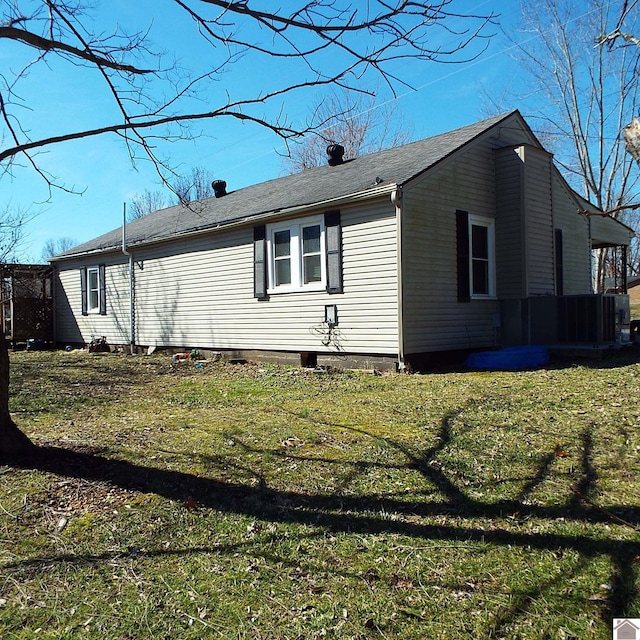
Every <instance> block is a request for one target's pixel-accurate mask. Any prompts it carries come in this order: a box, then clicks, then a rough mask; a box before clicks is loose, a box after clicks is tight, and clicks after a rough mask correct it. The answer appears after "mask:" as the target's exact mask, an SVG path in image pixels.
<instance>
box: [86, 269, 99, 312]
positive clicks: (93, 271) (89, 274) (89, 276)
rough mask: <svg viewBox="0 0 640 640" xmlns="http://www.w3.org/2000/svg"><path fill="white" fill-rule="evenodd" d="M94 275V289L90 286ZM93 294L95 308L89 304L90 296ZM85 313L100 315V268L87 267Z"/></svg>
mask: <svg viewBox="0 0 640 640" xmlns="http://www.w3.org/2000/svg"><path fill="white" fill-rule="evenodd" d="M94 274H95V284H96V286H95V288H94V287H92V286H91V279H92V276H93V275H94ZM92 293H95V300H96V304H95V306H94V305H92V304H91V294H92ZM87 313H98V314H99V313H100V267H87Z"/></svg>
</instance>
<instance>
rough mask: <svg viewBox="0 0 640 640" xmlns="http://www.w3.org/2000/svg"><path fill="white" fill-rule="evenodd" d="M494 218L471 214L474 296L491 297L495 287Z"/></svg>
mask: <svg viewBox="0 0 640 640" xmlns="http://www.w3.org/2000/svg"><path fill="white" fill-rule="evenodd" d="M494 224H495V223H494V220H493V219H492V218H487V217H484V216H476V215H470V216H469V243H470V244H469V254H470V265H469V268H470V283H471V292H470V293H471V297H472V298H490V297H494V296H495V294H496V288H495V279H496V278H495V232H494Z"/></svg>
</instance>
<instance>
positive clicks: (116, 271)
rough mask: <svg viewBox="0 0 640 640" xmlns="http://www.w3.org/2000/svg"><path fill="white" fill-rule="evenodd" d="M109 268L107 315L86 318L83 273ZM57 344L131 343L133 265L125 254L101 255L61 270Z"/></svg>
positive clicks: (74, 263)
mask: <svg viewBox="0 0 640 640" xmlns="http://www.w3.org/2000/svg"><path fill="white" fill-rule="evenodd" d="M98 264H104V265H105V287H106V310H107V313H106V315H104V316H102V315H100V314H96V313H90V314H88V315H86V316H83V315H82V295H81V288H80V270H81V269H82V268H84V267H95V266H97V265H98ZM55 305H56V315H55V323H56V341H57V342H60V343H65V342H69V343H72V344H73V343H80V342H84V343H89V342H90V341H91V338H92V336H96V337H100V336H105V337H106V338H107V341H108V342H109V343H110V344H128V343H129V320H128V318H129V264H128V258H127V257H126V256H124V255H115V256H100V258H99V259H96V260H94V261H90V260H85V261H83V262H80V261H77V262H73V263H70V264H65V265H64V267H61V266H59V267H58V278H57V282H56V301H55Z"/></svg>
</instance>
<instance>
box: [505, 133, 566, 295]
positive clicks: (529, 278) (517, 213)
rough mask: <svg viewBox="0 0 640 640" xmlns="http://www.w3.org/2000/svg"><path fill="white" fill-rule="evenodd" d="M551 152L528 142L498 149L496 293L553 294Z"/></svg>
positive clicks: (553, 257)
mask: <svg viewBox="0 0 640 640" xmlns="http://www.w3.org/2000/svg"><path fill="white" fill-rule="evenodd" d="M551 170H552V165H551V157H550V156H549V154H548V153H547V152H546V151H544V150H542V149H538V148H535V147H532V146H529V145H520V146H517V147H514V148H506V149H499V150H497V151H496V216H497V222H496V248H497V253H498V297H500V298H501V299H505V300H509V299H519V298H525V297H528V296H539V295H553V294H554V293H555V271H554V265H555V256H554V246H553V238H554V230H553V204H552V183H551Z"/></svg>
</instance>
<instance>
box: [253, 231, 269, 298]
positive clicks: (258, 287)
mask: <svg viewBox="0 0 640 640" xmlns="http://www.w3.org/2000/svg"><path fill="white" fill-rule="evenodd" d="M253 297H254V298H258V300H266V299H267V297H268V296H267V228H266V227H265V225H260V226H257V227H254V228H253Z"/></svg>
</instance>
